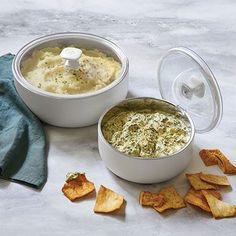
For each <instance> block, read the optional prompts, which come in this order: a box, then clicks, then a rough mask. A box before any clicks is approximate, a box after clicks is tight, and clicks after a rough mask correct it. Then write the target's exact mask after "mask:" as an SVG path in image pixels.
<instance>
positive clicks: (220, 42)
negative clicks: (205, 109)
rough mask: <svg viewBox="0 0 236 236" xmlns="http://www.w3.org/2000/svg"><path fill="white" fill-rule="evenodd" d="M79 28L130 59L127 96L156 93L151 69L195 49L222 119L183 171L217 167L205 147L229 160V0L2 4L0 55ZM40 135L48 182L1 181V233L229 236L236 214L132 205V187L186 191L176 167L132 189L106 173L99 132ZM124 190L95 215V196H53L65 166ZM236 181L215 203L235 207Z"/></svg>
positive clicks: (235, 61) (232, 98) (232, 129)
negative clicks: (168, 55)
mask: <svg viewBox="0 0 236 236" xmlns="http://www.w3.org/2000/svg"><path fill="white" fill-rule="evenodd" d="M62 31H82V32H89V33H94V34H98V35H101V36H104V37H106V38H108V39H111V40H112V41H114V42H116V43H117V44H118V45H119V46H120V47H122V49H123V50H124V51H125V53H126V54H127V56H128V57H129V60H130V83H129V96H153V97H160V94H159V92H158V87H157V79H156V70H157V64H158V60H159V59H160V57H161V55H163V53H164V52H165V51H166V50H167V49H168V48H171V47H173V46H178V45H183V46H187V47H190V48H192V49H193V50H195V51H196V52H198V53H199V54H200V55H201V56H202V57H203V58H204V59H205V60H206V61H207V62H208V64H209V66H210V67H211V69H212V70H213V72H214V74H215V76H216V78H217V79H218V83H219V85H220V87H221V91H222V95H223V100H224V115H223V119H222V122H221V124H220V125H219V126H218V127H217V128H216V129H215V130H214V131H212V132H210V133H207V134H201V135H196V139H195V147H194V157H193V161H192V162H191V164H190V165H189V167H188V168H187V170H186V171H185V172H197V171H200V170H202V171H207V172H211V173H216V174H217V173H218V174H220V173H221V172H220V171H219V169H218V168H217V167H208V168H207V167H205V166H204V165H203V163H202V162H201V160H200V158H199V157H198V151H199V150H200V149H201V148H203V147H218V148H221V149H222V150H223V151H224V152H225V154H226V155H228V156H229V157H230V158H231V160H232V161H233V162H234V163H236V149H235V144H236V141H235V140H236V139H235V138H236V121H235V116H236V93H235V91H236V83H235V74H236V49H235V45H236V44H235V42H236V2H235V1H233V0H227V1H220V0H218V1H216V0H210V1H193V0H183V1H177V0H167V1H164V0H162V1H155V0H147V1H143V0H135V1H125V0H119V1H118V0H110V1H108V0H100V1H92V0H80V1H78V0H69V1H62V0H51V1H47V0H40V1H33V0H18V1H14V0H1V2H0V54H1V55H2V54H5V53H8V52H12V53H16V52H17V51H18V50H19V49H20V48H21V47H22V46H23V45H24V44H26V43H27V42H29V41H30V40H32V39H34V38H36V37H39V36H42V35H45V34H50V33H55V32H62ZM44 127H45V130H46V134H47V140H48V143H49V145H48V149H49V150H48V171H49V175H48V181H47V183H46V185H45V187H44V188H43V190H42V191H34V190H32V189H29V188H27V187H24V186H21V185H18V184H15V183H9V182H7V181H3V180H0V235H7V236H11V235H19V236H20V235H50V236H51V235H95V234H96V235H111V234H112V235H144V234H146V235H161V236H167V235H189V234H190V233H191V235H206V236H209V235H213V234H216V233H217V234H218V235H227V236H228V235H229V236H230V235H232V236H233V235H235V231H236V226H235V219H233V218H231V219H222V220H214V219H213V218H211V217H210V216H209V215H207V214H204V213H202V212H201V211H199V210H196V209H194V208H192V207H190V206H189V207H187V208H185V209H181V210H178V211H172V212H169V213H166V214H163V215H160V214H158V213H156V212H155V211H153V210H152V209H146V208H142V207H140V206H139V204H138V194H139V192H140V190H149V191H158V190H159V188H160V187H161V186H165V185H171V184H174V185H175V186H176V188H177V190H178V191H179V192H180V193H181V194H182V195H184V194H185V193H186V191H187V189H188V183H187V180H186V179H185V176H184V173H182V174H181V175H179V176H177V177H176V178H174V179H172V180H170V181H168V182H166V183H161V184H154V185H139V184H134V183H130V182H127V181H125V180H122V179H120V178H118V177H116V176H115V175H113V174H112V173H111V172H110V171H108V170H107V169H106V167H105V166H104V163H103V162H102V160H101V158H100V156H99V153H98V148H97V128H96V126H91V127H87V128H81V129H63V128H56V127H52V126H49V125H46V124H45V125H44ZM73 170H80V171H85V172H86V173H87V176H88V178H89V179H91V180H93V181H94V182H95V185H96V188H97V189H98V187H99V185H100V184H103V185H105V186H107V187H110V188H112V189H113V190H115V191H117V192H119V193H121V194H123V195H124V196H125V199H126V206H125V209H123V210H122V211H121V212H119V214H116V215H107V216H106V215H98V214H94V213H93V205H94V200H95V197H94V196H93V197H91V198H87V199H86V200H82V201H80V202H78V203H71V202H69V201H68V200H67V199H66V198H65V197H64V196H63V194H62V193H61V187H62V184H63V182H64V178H65V175H66V173H67V172H68V171H73ZM134 171H135V170H134ZM235 178H236V177H235V176H229V180H230V182H231V183H232V187H233V189H232V191H228V190H227V189H225V190H223V199H224V200H225V201H226V202H230V203H234V204H236V200H235V199H236V191H235V188H236V179H235Z"/></svg>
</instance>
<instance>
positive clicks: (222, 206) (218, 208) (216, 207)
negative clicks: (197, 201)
mask: <svg viewBox="0 0 236 236" xmlns="http://www.w3.org/2000/svg"><path fill="white" fill-rule="evenodd" d="M202 193H203V195H204V197H205V198H206V200H207V203H208V205H209V207H210V209H211V212H212V215H213V216H214V217H215V218H224V217H233V216H236V206H235V205H231V204H229V203H226V202H223V201H220V200H218V199H217V198H216V197H214V196H212V195H211V194H209V193H208V192H206V191H204V190H202Z"/></svg>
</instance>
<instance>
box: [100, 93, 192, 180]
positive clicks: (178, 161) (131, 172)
mask: <svg viewBox="0 0 236 236" xmlns="http://www.w3.org/2000/svg"><path fill="white" fill-rule="evenodd" d="M150 101H151V102H154V103H156V104H157V106H159V107H160V108H161V109H164V110H165V111H168V110H169V109H172V110H173V111H178V112H180V113H181V115H182V116H183V117H184V118H185V119H186V121H187V122H189V124H190V127H191V135H190V139H189V141H188V143H187V144H186V145H185V146H184V147H183V148H182V149H181V150H179V151H178V152H177V153H175V154H173V155H169V156H165V157H161V158H145V157H133V156H129V155H126V154H124V153H122V152H120V151H118V150H117V149H115V148H114V147H113V146H112V145H110V144H109V143H108V142H107V140H106V139H105V138H104V135H103V133H102V124H103V121H104V118H105V117H106V115H107V114H108V112H109V111H111V109H113V108H114V107H116V106H120V105H124V104H129V103H130V102H132V103H134V102H137V103H139V102H142V103H144V107H146V108H148V105H147V106H146V105H145V104H150ZM194 134H195V129H194V125H193V122H192V120H191V118H190V116H189V115H188V114H187V113H186V112H185V111H184V110H182V109H181V108H180V107H177V106H175V105H174V104H172V103H169V102H167V101H165V100H160V99H155V98H131V99H126V100H124V101H122V102H120V103H118V104H117V105H115V106H113V107H111V108H109V109H108V110H107V111H106V112H105V113H104V114H103V115H102V116H101V118H100V120H99V122H98V148H99V153H100V156H101V158H102V159H103V161H104V162H105V164H106V166H107V167H108V169H110V170H111V171H112V172H113V173H114V174H116V175H118V176H119V177H121V178H123V179H126V180H129V181H132V182H136V183H145V184H147V183H159V182H162V181H166V180H168V179H171V178H173V177H174V176H176V175H178V174H180V173H181V172H182V171H183V170H184V169H185V168H186V167H187V166H188V164H189V163H190V161H191V159H192V147H193V139H194Z"/></svg>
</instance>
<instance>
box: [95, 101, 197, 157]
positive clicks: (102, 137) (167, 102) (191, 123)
mask: <svg viewBox="0 0 236 236" xmlns="http://www.w3.org/2000/svg"><path fill="white" fill-rule="evenodd" d="M141 99H152V100H156V101H162V102H164V103H166V104H168V105H170V106H174V107H175V108H177V110H179V111H180V112H181V113H182V114H183V115H184V116H186V117H187V118H188V121H189V124H190V126H191V135H190V138H189V140H188V142H187V143H186V144H185V146H183V148H181V149H180V150H179V151H178V152H175V153H173V154H171V155H166V156H163V157H157V158H149V157H137V156H131V155H128V154H126V153H123V152H121V151H119V150H118V149H116V148H115V147H113V146H112V145H111V144H110V143H108V141H107V140H106V139H105V137H104V135H103V133H102V127H101V124H102V120H103V118H104V116H105V115H106V114H107V113H108V112H109V111H110V110H111V109H112V108H114V107H116V106H118V105H120V104H121V103H123V102H125V101H129V100H141ZM194 136H195V127H194V123H193V120H192V118H191V117H190V115H189V114H188V113H187V112H186V110H185V109H183V108H182V107H181V106H179V105H175V104H174V103H171V102H169V101H166V100H164V99H159V98H153V97H132V98H127V99H124V100H122V101H121V102H118V103H116V104H115V105H113V106H110V107H109V108H108V109H106V110H105V111H104V112H103V114H102V115H101V116H100V118H99V121H98V139H100V138H101V139H102V141H103V142H104V143H105V145H106V146H108V147H109V148H111V149H112V150H113V151H115V152H116V153H118V154H120V155H122V156H123V157H124V158H131V159H135V160H140V161H160V160H163V159H169V158H176V155H178V154H180V153H181V152H183V151H184V150H185V149H187V148H188V147H189V145H190V144H191V143H192V141H193V139H194ZM123 157H122V158H123Z"/></svg>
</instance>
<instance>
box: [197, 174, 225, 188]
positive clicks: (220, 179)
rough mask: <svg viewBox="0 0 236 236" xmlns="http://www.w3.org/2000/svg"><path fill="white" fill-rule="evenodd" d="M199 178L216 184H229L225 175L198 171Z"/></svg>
mask: <svg viewBox="0 0 236 236" xmlns="http://www.w3.org/2000/svg"><path fill="white" fill-rule="evenodd" d="M200 179H201V180H203V181H205V182H207V183H210V184H216V185H223V186H230V183H229V181H228V178H227V176H225V175H212V174H203V173H200Z"/></svg>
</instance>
